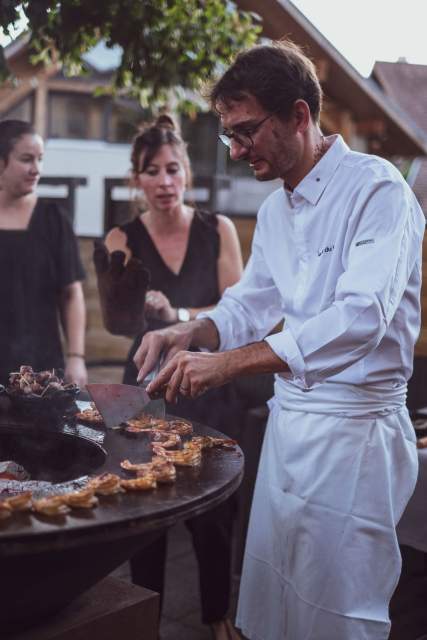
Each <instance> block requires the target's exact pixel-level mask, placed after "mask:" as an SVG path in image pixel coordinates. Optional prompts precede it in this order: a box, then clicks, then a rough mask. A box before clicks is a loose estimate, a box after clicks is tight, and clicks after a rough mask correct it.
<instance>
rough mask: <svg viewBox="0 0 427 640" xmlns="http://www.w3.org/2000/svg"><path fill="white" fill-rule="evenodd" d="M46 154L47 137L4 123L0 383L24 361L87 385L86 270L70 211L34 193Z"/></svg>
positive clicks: (0, 147) (24, 125)
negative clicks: (64, 346) (68, 215)
mask: <svg viewBox="0 0 427 640" xmlns="http://www.w3.org/2000/svg"><path fill="white" fill-rule="evenodd" d="M42 160H43V141H42V139H41V137H40V136H39V135H37V133H36V132H35V131H34V129H33V127H32V126H31V125H30V124H29V123H28V122H23V121H21V120H3V121H2V122H0V274H1V278H0V300H1V305H0V354H1V357H0V383H1V384H4V385H7V383H8V376H9V373H10V372H11V371H16V370H17V369H19V366H20V365H22V364H26V365H31V366H32V367H33V369H34V370H35V371H40V370H44V369H52V368H59V369H64V370H65V378H66V380H67V381H69V382H74V383H76V384H78V385H79V386H84V385H85V384H86V382H87V373H86V366H85V361H84V336H85V304H84V298H83V291H82V285H81V280H82V279H83V278H84V270H83V267H82V264H81V262H80V257H79V252H78V247H77V242H76V238H75V236H74V234H73V231H72V228H71V226H70V224H69V222H68V220H67V218H66V217H65V215H63V214H62V212H61V211H59V209H58V207H57V206H56V205H54V204H50V205H45V204H42V203H41V202H39V201H38V200H37V196H36V187H37V183H38V181H39V178H40V171H41V166H42ZM58 317H60V318H61V321H62V325H63V329H64V334H65V338H66V341H67V356H66V359H65V360H64V355H63V352H62V346H61V339H60V327H59V321H58Z"/></svg>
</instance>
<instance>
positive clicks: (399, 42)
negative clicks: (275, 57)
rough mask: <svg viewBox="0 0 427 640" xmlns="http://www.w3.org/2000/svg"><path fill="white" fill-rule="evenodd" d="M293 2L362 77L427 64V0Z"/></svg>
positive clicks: (321, 0) (296, 0)
mask: <svg viewBox="0 0 427 640" xmlns="http://www.w3.org/2000/svg"><path fill="white" fill-rule="evenodd" d="M258 1H259V2H263V0H258ZM292 1H293V4H294V5H296V7H297V8H298V9H299V10H300V11H301V12H302V13H303V14H304V15H305V16H306V17H307V18H308V19H309V20H310V22H312V23H313V24H314V26H315V27H317V29H318V30H319V31H320V32H321V33H322V34H323V35H324V36H325V37H326V38H327V39H328V40H329V41H330V42H331V43H332V44H333V45H334V47H335V48H336V49H338V51H339V52H340V53H341V54H342V55H343V56H344V57H345V58H347V60H348V61H349V62H350V63H351V64H352V65H353V66H354V67H355V68H356V69H357V70H358V71H359V73H361V74H362V75H363V76H369V74H370V72H371V70H372V67H373V65H374V62H375V60H382V61H387V62H396V61H397V60H398V59H399V58H405V59H406V60H407V61H408V62H412V63H416V64H426V65H427V0H292ZM3 43H4V42H2V39H1V37H0V44H3ZM111 55H113V56H114V53H112V54H111ZM109 62H110V61H109ZM107 66H108V65H107Z"/></svg>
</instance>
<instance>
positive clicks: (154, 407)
mask: <svg viewBox="0 0 427 640" xmlns="http://www.w3.org/2000/svg"><path fill="white" fill-rule="evenodd" d="M86 389H87V391H88V393H89V395H90V397H91V398H92V400H93V401H94V403H95V405H96V408H97V409H98V411H99V413H100V414H101V415H102V417H103V419H104V423H105V425H106V426H107V427H109V428H113V427H117V426H118V425H119V424H121V423H122V422H126V420H130V419H131V418H136V417H137V416H139V415H140V414H141V413H145V414H149V415H151V416H154V417H155V418H164V417H165V412H166V410H165V402H164V400H163V398H160V399H155V400H153V399H152V398H150V396H149V395H148V393H147V392H146V390H145V389H144V387H141V386H139V387H138V386H132V385H127V384H97V383H93V384H88V385H86Z"/></svg>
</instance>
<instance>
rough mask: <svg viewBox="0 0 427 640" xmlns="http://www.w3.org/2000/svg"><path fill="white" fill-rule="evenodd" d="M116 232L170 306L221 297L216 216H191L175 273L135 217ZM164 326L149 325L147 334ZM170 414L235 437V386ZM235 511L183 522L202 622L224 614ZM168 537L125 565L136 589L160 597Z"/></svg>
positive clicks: (129, 378) (128, 378)
mask: <svg viewBox="0 0 427 640" xmlns="http://www.w3.org/2000/svg"><path fill="white" fill-rule="evenodd" d="M121 229H122V230H123V231H124V232H125V233H126V235H127V245H128V247H129V249H130V251H131V253H132V255H133V256H134V257H136V258H139V259H140V260H142V262H143V264H144V266H145V267H146V268H147V269H149V271H150V273H151V283H150V288H151V289H155V290H157V291H162V292H163V293H164V294H165V295H166V296H167V297H168V299H169V301H170V303H171V304H172V306H174V307H192V308H197V307H204V306H209V305H213V304H216V303H217V302H218V300H219V297H220V292H219V283H218V275H217V263H218V257H219V250H220V237H219V234H218V230H217V217H216V215H214V214H209V213H205V212H202V211H196V212H195V213H194V217H193V221H192V224H191V228H190V234H189V240H188V247H187V253H186V255H185V259H184V262H183V264H182V267H181V270H180V272H179V274H177V275H176V274H175V273H173V272H172V271H171V270H170V269H169V268H168V267H167V265H166V264H165V263H164V262H163V260H162V258H161V256H160V254H159V252H158V251H157V249H156V247H155V245H154V243H153V241H152V239H151V237H150V235H149V233H148V231H147V229H146V227H145V226H144V224H143V223H142V222H141V220H140V219H139V218H137V219H135V220H133V222H130V223H129V224H126V225H124V226H123V227H121ZM161 326H165V324H164V323H160V322H150V323H149V326H148V329H149V330H151V329H156V328H160V327H161ZM141 338H142V335H141V336H138V337H137V338H136V340H135V343H134V345H133V347H132V349H131V351H130V353H129V357H128V362H127V365H126V369H125V375H124V382H125V383H127V384H135V383H136V375H137V370H136V367H135V365H134V364H133V361H132V358H133V355H134V353H135V351H136V350H137V348H138V346H139V344H140V342H141ZM166 411H167V412H168V413H170V414H173V415H177V416H181V417H183V418H187V419H189V420H194V421H197V422H201V423H203V424H206V425H209V426H210V427H213V428H216V429H218V430H219V431H221V432H223V433H226V434H228V435H229V436H230V437H232V438H234V437H236V435H237V434H238V431H239V420H240V417H241V415H242V411H241V409H240V407H239V401H238V396H237V393H236V390H235V387H234V384H227V385H225V386H223V387H220V388H219V389H211V390H209V391H207V392H206V393H205V394H204V395H202V396H201V397H200V398H197V399H195V400H192V399H189V398H183V397H181V396H179V398H178V403H177V404H174V405H168V404H167V406H166ZM235 511H236V499H235V494H234V495H233V496H231V497H230V498H228V500H226V501H225V502H223V503H222V504H220V505H218V506H217V507H215V508H213V509H212V510H210V511H207V512H206V513H204V514H202V515H200V516H197V517H195V518H191V519H190V520H187V521H186V525H187V528H188V529H189V531H190V533H191V535H192V539H193V546H194V550H195V553H196V556H197V561H198V566H199V583H200V598H201V609H202V620H203V622H204V623H206V624H210V623H212V622H216V621H218V620H221V619H222V618H224V616H226V615H227V612H228V608H229V605H230V593H231V592H230V578H231V558H232V539H233V537H232V531H233V521H234V516H235ZM166 550H167V535H166V532H164V533H163V535H160V536H159V537H158V538H157V540H155V541H154V542H151V543H150V544H148V545H147V544H145V545H144V547H143V549H142V550H141V551H140V552H139V553H137V554H136V555H135V556H134V557H133V558H132V559H131V562H130V565H131V574H132V580H133V582H134V583H135V584H138V585H141V586H145V587H148V588H149V589H152V590H153V591H157V592H158V593H160V598H161V602H162V596H163V592H164V575H165V566H166V555H167V553H166Z"/></svg>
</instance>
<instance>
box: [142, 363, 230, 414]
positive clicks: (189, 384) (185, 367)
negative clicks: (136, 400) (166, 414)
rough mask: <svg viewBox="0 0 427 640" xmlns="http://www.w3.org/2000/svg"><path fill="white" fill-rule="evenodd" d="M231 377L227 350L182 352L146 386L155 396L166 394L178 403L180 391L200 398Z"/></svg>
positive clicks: (168, 399)
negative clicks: (220, 351)
mask: <svg viewBox="0 0 427 640" xmlns="http://www.w3.org/2000/svg"><path fill="white" fill-rule="evenodd" d="M231 378H232V375H231V368H230V357H229V353H228V352H222V353H205V352H196V353H194V352H192V351H179V352H178V353H177V354H175V355H174V356H173V358H171V360H170V361H169V362H168V363H167V364H166V365H165V366H164V367H163V369H161V371H160V373H159V374H158V375H157V376H156V378H155V379H154V380H153V381H152V382H151V383H150V384H149V385H148V386H147V392H148V393H149V394H150V395H151V396H153V397H154V396H156V395H159V394H163V393H164V395H165V399H166V400H167V401H168V402H175V401H176V398H177V397H178V394H181V395H183V396H187V397H191V398H197V397H198V396H200V395H201V394H202V393H205V391H207V390H208V389H211V388H214V387H220V386H222V385H223V384H226V383H227V382H229V381H230V380H231Z"/></svg>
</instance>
